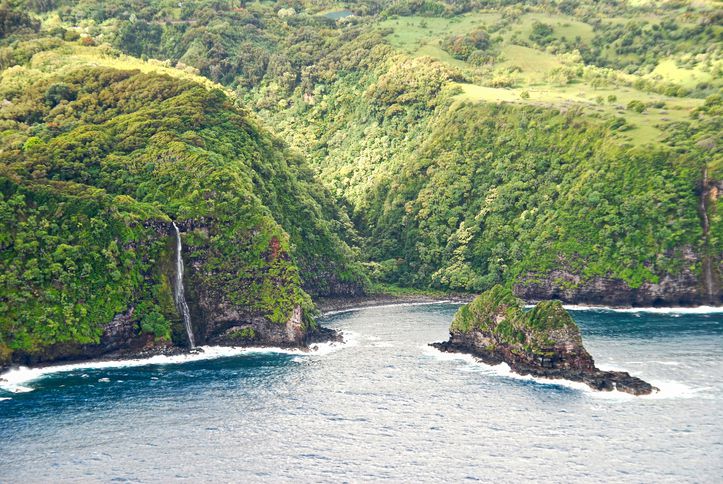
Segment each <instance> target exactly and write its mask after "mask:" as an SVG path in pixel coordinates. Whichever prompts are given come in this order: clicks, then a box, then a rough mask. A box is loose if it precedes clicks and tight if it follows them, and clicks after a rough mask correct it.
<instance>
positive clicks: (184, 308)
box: [173, 222, 196, 348]
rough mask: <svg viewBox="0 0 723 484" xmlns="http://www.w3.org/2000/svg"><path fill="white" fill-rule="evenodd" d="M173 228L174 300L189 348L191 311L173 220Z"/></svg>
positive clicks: (179, 238) (177, 231) (179, 244)
mask: <svg viewBox="0 0 723 484" xmlns="http://www.w3.org/2000/svg"><path fill="white" fill-rule="evenodd" d="M173 228H174V229H175V230H176V287H175V294H174V296H175V300H176V307H177V308H178V311H179V312H180V313H181V315H182V316H183V325H184V326H185V327H186V334H187V335H188V342H189V343H190V345H191V348H193V347H195V346H196V343H195V341H194V340H193V328H192V326H191V312H190V311H189V310H188V304H187V303H186V296H185V295H184V292H185V291H184V289H183V258H182V257H181V232H180V231H179V230H178V226H177V225H176V222H173Z"/></svg>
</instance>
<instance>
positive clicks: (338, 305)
mask: <svg viewBox="0 0 723 484" xmlns="http://www.w3.org/2000/svg"><path fill="white" fill-rule="evenodd" d="M475 296H476V294H464V293H449V294H447V295H445V294H438V295H437V294H435V295H426V294H409V295H394V294H374V295H369V296H355V297H325V298H318V299H316V300H315V301H314V302H315V303H316V306H317V307H318V308H319V311H320V312H321V317H326V316H332V315H334V314H340V313H344V312H348V311H358V310H361V309H369V308H375V307H385V306H399V305H406V304H419V305H422V304H442V303H451V304H467V303H469V302H471V301H472V300H473V299H474V298H475ZM538 302H540V301H525V307H526V308H531V307H534V306H535V304H537V303H538ZM562 306H563V307H564V308H565V309H567V310H568V311H610V312H619V313H657V314H721V313H723V306H710V305H700V306H603V305H593V304H590V305H588V304H574V303H563V305H562Z"/></svg>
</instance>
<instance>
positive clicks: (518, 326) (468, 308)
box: [450, 285, 582, 356]
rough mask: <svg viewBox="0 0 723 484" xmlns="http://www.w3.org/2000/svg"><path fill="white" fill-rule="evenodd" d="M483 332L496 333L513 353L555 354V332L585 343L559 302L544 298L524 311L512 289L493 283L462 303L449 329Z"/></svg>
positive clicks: (461, 331)
mask: <svg viewBox="0 0 723 484" xmlns="http://www.w3.org/2000/svg"><path fill="white" fill-rule="evenodd" d="M473 331H481V332H482V333H485V334H489V335H493V336H494V340H495V342H496V344H504V345H506V346H507V347H509V348H510V349H511V351H513V352H519V353H533V354H538V355H544V356H550V355H552V348H553V347H554V345H555V344H556V341H554V340H553V339H552V338H553V337H554V336H555V334H556V333H565V334H566V336H570V335H572V339H573V340H574V342H576V343H578V344H580V345H582V338H581V337H580V331H579V329H578V327H577V325H576V324H575V321H574V320H573V319H572V317H571V316H570V315H569V313H568V312H567V311H565V309H564V308H563V307H562V303H560V301H542V302H540V303H538V304H537V305H536V306H535V307H534V308H533V309H532V310H530V311H525V310H524V305H523V302H522V301H521V300H519V299H518V298H517V297H515V295H514V294H512V292H511V291H510V290H509V289H505V288H504V287H502V286H499V285H497V286H494V287H493V288H492V289H490V290H488V291H486V292H484V293H482V294H481V295H479V296H477V297H476V298H475V299H474V300H473V301H472V302H471V303H469V304H466V305H465V306H462V307H461V308H460V309H459V311H457V313H456V314H455V315H454V319H453V321H452V325H451V326H450V332H452V333H455V332H458V333H470V332H473Z"/></svg>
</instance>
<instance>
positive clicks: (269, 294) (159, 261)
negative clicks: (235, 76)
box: [0, 42, 363, 357]
mask: <svg viewBox="0 0 723 484" xmlns="http://www.w3.org/2000/svg"><path fill="white" fill-rule="evenodd" d="M83 49H93V48H90V47H88V48H80V54H81V55H75V54H76V47H75V46H72V45H67V44H65V43H63V42H61V43H60V44H59V45H57V46H55V47H52V48H51V49H50V50H47V51H45V52H42V53H40V54H36V56H35V57H33V61H32V62H31V64H30V65H28V66H26V67H20V66H18V67H14V68H11V69H6V70H5V71H3V72H2V73H1V74H0V76H1V80H2V83H1V85H2V88H0V99H3V102H2V105H1V106H0V123H2V132H1V134H0V138H1V139H2V149H1V150H0V163H1V165H2V171H1V172H0V214H1V215H0V217H1V219H0V223H2V228H1V230H0V234H1V237H2V240H1V241H0V245H1V246H2V255H1V256H0V272H1V273H2V276H1V277H2V285H1V286H0V347H1V348H2V353H3V356H4V357H8V356H9V354H10V353H11V352H12V351H18V350H21V351H24V352H33V351H38V350H40V349H41V348H43V347H46V346H49V345H53V344H56V343H64V342H72V343H91V342H97V341H98V338H99V336H100V334H101V332H102V328H103V326H104V325H105V324H106V323H108V322H109V321H110V320H111V319H112V318H113V316H114V315H115V314H118V313H121V312H124V311H128V310H129V309H131V308H135V313H134V316H135V317H136V318H138V320H139V323H140V327H141V328H142V329H143V330H144V331H147V332H151V333H154V334H155V335H156V336H158V337H163V338H168V337H170V335H171V323H170V322H171V321H173V320H177V319H178V316H177V313H176V310H175V308H174V306H173V302H172V297H171V294H170V284H169V282H168V276H169V275H170V274H169V273H168V270H167V266H168V263H167V262H164V261H168V260H172V257H173V254H172V250H173V249H172V247H173V245H172V244H171V245H170V246H169V240H170V238H169V237H170V221H171V220H176V221H178V223H179V225H181V226H182V229H183V231H184V232H185V233H184V234H183V238H184V239H185V244H186V245H187V246H188V247H189V248H190V256H189V258H190V263H191V264H193V265H195V266H196V267H198V268H200V270H197V271H196V272H195V273H194V278H193V282H195V283H198V284H204V285H207V286H208V287H212V288H217V291H218V292H221V293H223V294H224V295H225V297H227V298H228V299H229V300H230V301H232V302H233V303H234V304H236V305H238V306H241V307H244V308H245V309H246V310H248V311H250V312H254V313H258V314H260V315H262V316H264V317H266V318H268V319H269V320H271V321H274V322H278V323H285V322H286V321H287V320H288V319H289V317H290V316H291V314H292V311H293V310H294V308H295V307H296V306H298V305H301V306H302V307H304V308H305V309H307V310H311V309H312V304H311V301H310V299H309V296H308V295H307V292H306V291H305V290H304V288H306V289H307V290H308V291H309V292H312V293H315V292H319V293H324V291H326V290H327V287H328V284H329V283H330V281H332V282H333V281H337V282H339V283H348V284H350V285H352V286H354V285H358V284H360V283H363V277H362V276H361V274H360V272H359V269H358V268H357V266H356V265H355V263H354V262H353V259H354V255H353V253H352V252H351V249H350V248H349V247H348V246H347V244H346V243H345V242H344V240H343V239H344V238H345V237H347V236H348V229H347V227H346V226H345V225H344V222H343V220H344V219H343V217H342V216H341V215H340V214H339V212H338V210H337V209H336V208H335V206H334V205H333V203H332V200H331V199H330V197H329V196H328V195H327V193H326V192H325V191H324V189H323V188H322V187H321V186H320V185H319V184H318V183H317V182H316V181H315V179H314V177H313V175H312V174H311V172H310V170H309V169H308V168H307V167H306V165H305V164H304V162H303V161H302V160H301V159H300V158H299V157H298V156H296V155H293V154H291V153H290V152H289V151H288V150H287V149H285V148H284V147H283V145H282V144H281V143H280V142H279V141H278V140H275V139H274V138H273V137H272V136H270V135H269V134H268V133H266V132H264V131H263V130H262V129H261V128H259V127H258V126H257V124H256V122H255V121H253V119H252V118H251V117H250V116H249V115H248V114H247V113H245V112H244V111H243V110H242V109H239V108H238V107H235V106H234V104H233V101H232V100H231V99H229V98H228V97H227V96H226V94H224V93H223V92H222V91H221V90H219V89H208V88H206V87H204V86H201V85H199V84H197V83H194V82H190V81H185V80H180V79H177V78H174V77H170V76H168V75H163V74H157V73H141V72H139V71H137V70H120V69H114V68H108V67H100V66H94V65H92V64H95V63H94V62H93V63H91V62H88V61H87V58H85V57H83V55H87V54H88V52H87V51H86V50H83ZM92 54H93V55H97V60H98V61H99V63H102V62H103V54H102V52H93V53H92ZM57 64H62V68H56V65H57ZM48 68H50V69H49V70H46V69H48ZM164 267H165V269H164ZM299 267H301V268H302V271H301V272H302V273H303V276H302V275H300V270H299Z"/></svg>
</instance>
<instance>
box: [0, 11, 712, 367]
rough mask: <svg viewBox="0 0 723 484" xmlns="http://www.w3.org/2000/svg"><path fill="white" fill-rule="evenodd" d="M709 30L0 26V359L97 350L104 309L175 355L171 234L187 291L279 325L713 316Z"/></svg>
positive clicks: (369, 15)
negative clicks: (300, 320)
mask: <svg viewBox="0 0 723 484" xmlns="http://www.w3.org/2000/svg"><path fill="white" fill-rule="evenodd" d="M720 18H721V12H720V9H719V8H718V7H717V6H716V4H714V3H711V2H695V3H692V2H690V3H689V2H664V3H661V4H659V3H654V2H635V3H634V4H629V3H615V2H604V3H600V2H587V1H586V2H567V1H564V2H546V1H535V2H527V3H524V4H520V3H515V2H506V1H502V0H500V1H496V0H492V1H481V0H469V1H464V2H452V1H449V2H447V1H441V0H425V1H417V0H404V1H395V2H386V1H378V0H363V1H360V2H349V3H343V2H341V3H340V2H323V1H322V2H316V1H315V2H311V1H306V0H297V1H278V2H245V1H237V0H220V1H218V0H213V1H212V0H201V1H198V2H181V3H178V2H170V1H165V0H154V1H151V2H125V1H120V0H111V1H102V2H101V1H96V0H84V1H82V2H71V1H69V0H6V1H4V2H3V3H2V4H1V5H0V81H1V87H0V139H1V140H2V141H1V142H2V145H1V146H0V175H1V177H0V184H1V185H0V192H1V195H2V197H1V198H0V208H1V210H0V214H1V215H0V217H1V220H2V224H3V226H2V230H1V231H0V237H1V239H0V247H1V248H2V255H0V264H1V269H2V276H1V277H2V283H1V284H0V358H3V355H5V356H4V357H5V358H7V357H8V355H10V354H11V353H12V352H13V351H19V350H22V351H33V350H36V349H38V348H43V347H47V346H48V345H53V344H57V343H63V342H78V343H89V342H97V340H98V338H99V336H100V334H101V331H102V328H103V325H104V324H106V323H108V322H109V321H110V320H111V319H112V318H113V317H114V315H117V314H119V313H123V312H127V311H129V309H130V308H133V311H134V313H133V317H134V318H136V319H137V321H138V325H139V328H140V329H141V330H142V331H145V332H147V333H149V334H152V335H154V336H155V337H157V338H161V339H169V338H170V339H177V338H178V335H177V332H178V331H177V329H174V328H175V326H174V325H175V324H176V323H175V322H177V321H178V319H179V316H178V314H177V311H176V309H175V308H174V306H173V298H172V296H171V287H170V283H169V282H168V281H169V280H172V279H169V268H168V262H167V261H168V260H171V258H172V257H173V254H172V251H173V246H172V245H169V242H168V235H169V234H168V232H167V230H168V227H170V223H171V221H177V222H178V223H179V225H180V226H181V229H182V238H183V243H184V247H186V250H187V251H188V253H187V254H184V257H185V258H186V259H187V260H186V262H187V266H188V268H189V270H188V272H189V275H188V277H189V278H191V280H192V282H193V283H194V284H197V285H199V286H204V287H211V288H213V289H214V291H218V293H223V294H224V295H225V297H226V298H228V301H230V302H231V303H232V304H234V305H237V306H239V307H247V308H251V309H252V310H253V311H254V312H255V313H258V314H260V315H262V316H263V317H264V318H267V319H268V320H269V321H274V322H278V323H283V322H285V321H287V320H288V319H289V317H290V315H291V313H292V312H293V310H294V308H295V307H297V306H301V307H303V308H305V311H304V314H305V321H306V323H305V324H308V325H312V324H313V323H312V318H311V316H312V315H313V312H314V311H313V303H312V302H311V297H315V296H333V295H347V296H348V295H355V294H359V293H361V292H363V291H364V290H366V291H370V292H374V291H378V290H379V288H389V287H393V288H395V289H394V291H397V292H399V291H402V292H403V291H409V290H412V291H468V292H482V291H485V290H488V289H490V288H493V287H495V286H496V285H498V284H499V285H501V286H503V287H505V288H507V289H514V290H521V289H520V288H524V287H527V286H530V285H535V284H537V285H544V284H547V285H549V286H551V287H552V288H553V289H551V292H552V293H555V294H556V293H557V292H559V291H563V290H570V289H572V288H592V289H590V291H592V293H591V294H592V295H591V296H590V299H591V300H592V301H595V300H596V299H595V298H596V297H597V295H598V294H596V293H595V292H594V291H595V290H597V289H595V288H596V287H599V285H596V284H595V281H597V282H600V281H615V283H616V284H617V283H619V284H622V287H624V288H627V289H630V290H631V291H637V290H638V289H640V288H642V287H651V286H654V287H656V288H658V287H659V288H661V289H659V290H657V289H656V291H657V292H656V293H655V294H658V293H659V294H660V296H657V295H656V296H655V297H656V298H658V299H655V300H656V301H657V300H659V301H660V302H661V303H689V304H690V303H701V302H705V303H713V304H718V303H720V297H721V296H720V294H721V293H720V281H721V275H720V272H721V269H720V268H721V266H720V264H721V253H722V252H723V250H722V248H723V242H722V241H723V223H721V214H722V213H723V212H722V209H721V197H720V196H719V195H718V194H719V191H720V190H721V187H722V184H721V180H722V179H723V154H722V153H721V149H720V132H721V106H722V97H721V87H722V86H723V85H722V84H721V82H723V81H721V79H723V76H721V67H722V65H723V60H722V59H721V45H722V44H721V40H722V36H723V28H721V25H720ZM666 281H668V282H666ZM670 281H673V282H672V283H671V282H670ZM664 283H666V284H668V285H664ZM683 286H685V288H684V292H685V295H684V296H683V295H680V294H679V292H680V291H683V289H681V287H683ZM400 288H401V289H400ZM410 288H411V289H410ZM190 290H192V289H190ZM558 290H559V291H558ZM598 292H599V290H598ZM190 296H193V294H191V295H190ZM619 302H620V303H630V302H631V301H629V300H627V299H620V300H619ZM239 331H241V330H239ZM239 334H241V333H239ZM248 334H249V333H248V332H247V333H245V336H244V337H243V338H242V339H249V338H247V336H248ZM257 337H259V335H258V334H254V338H257Z"/></svg>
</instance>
